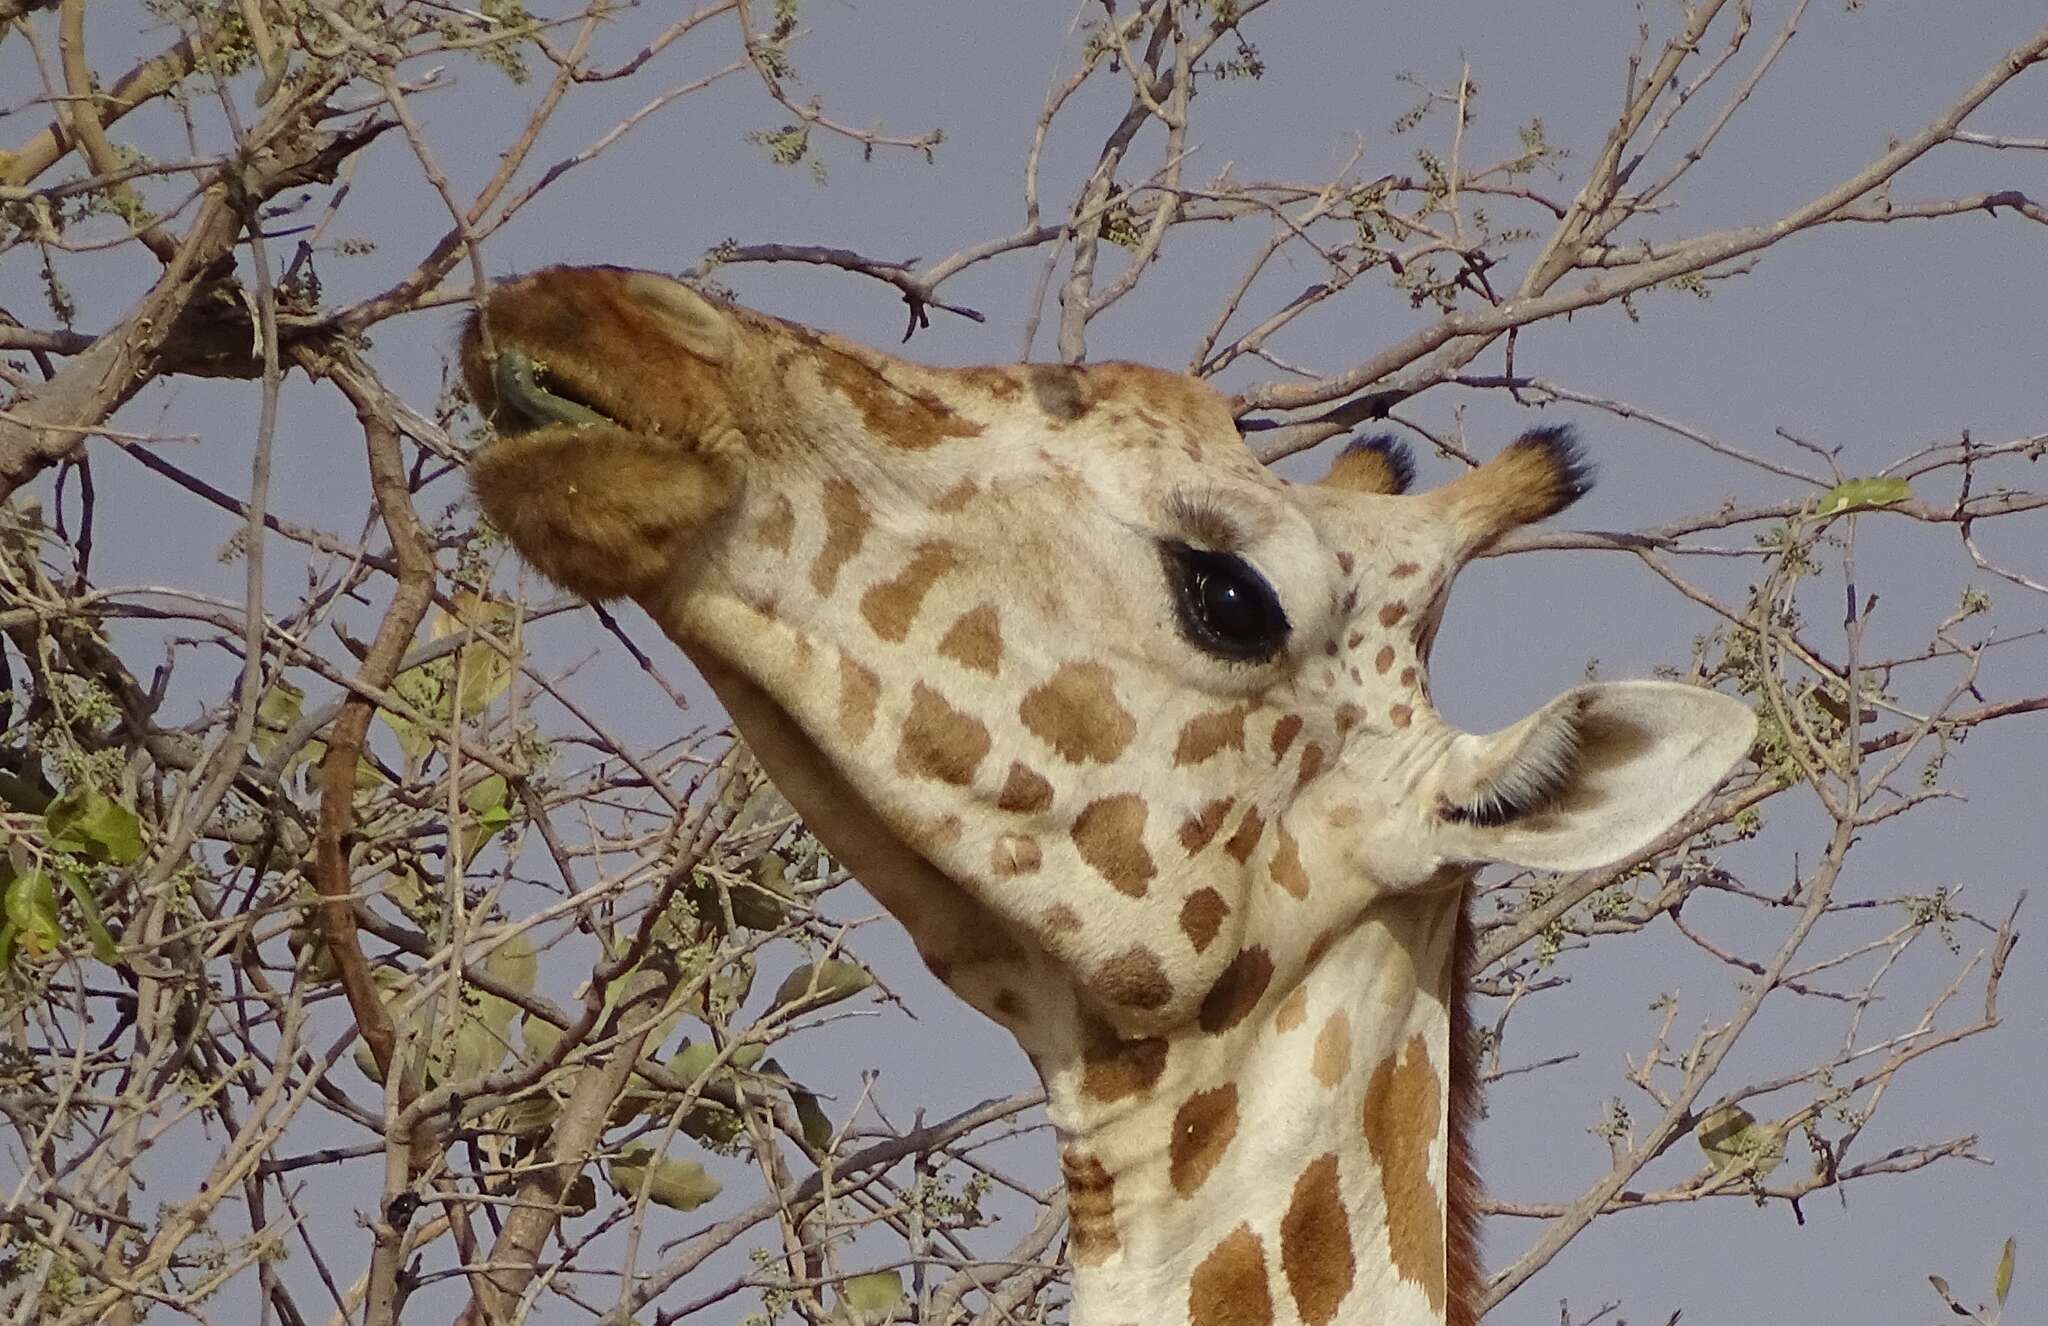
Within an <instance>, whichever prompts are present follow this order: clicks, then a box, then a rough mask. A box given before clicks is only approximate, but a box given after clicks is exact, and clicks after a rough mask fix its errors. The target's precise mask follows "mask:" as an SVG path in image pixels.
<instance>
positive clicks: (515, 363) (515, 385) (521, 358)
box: [491, 346, 621, 433]
mask: <svg viewBox="0 0 2048 1326" xmlns="http://www.w3.org/2000/svg"><path fill="white" fill-rule="evenodd" d="M491 385H492V387H493V388H494V390H495V394H496V396H497V398H498V400H497V404H498V410H497V423H498V427H499V430H500V431H501V432H505V433H530V432H534V431H537V430H539V429H542V428H553V427H558V426H564V425H566V426H567V427H570V428H589V427H592V426H595V425H611V426H614V427H618V426H621V421H620V420H619V419H618V418H617V417H615V416H614V415H612V414H609V413H607V412H606V411H605V410H603V409H601V408H600V402H599V401H598V399H597V393H596V392H595V391H594V390H593V389H592V388H591V387H589V386H587V385H585V384H582V383H579V382H577V381H575V380H574V379H572V378H570V377H568V376H566V375H565V374H563V373H562V372H561V371H560V370H558V369H556V368H553V367H551V366H550V365H549V364H548V363H547V362H546V361H544V360H538V359H535V358H533V357H532V356H530V355H528V354H527V353H526V352H525V351H523V350H517V349H514V348H512V347H510V346H506V347H503V348H501V349H500V350H499V351H498V359H497V362H496V363H495V364H493V365H492V367H491Z"/></svg>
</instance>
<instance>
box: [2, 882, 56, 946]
mask: <svg viewBox="0 0 2048 1326" xmlns="http://www.w3.org/2000/svg"><path fill="white" fill-rule="evenodd" d="M6 912H7V919H8V921H9V922H10V923H11V924H12V925H13V926H14V931H15V939H16V941H17V942H18V943H20V945H21V946H22V947H23V948H25V949H27V950H28V954H29V956H30V957H32V958H43V957H48V956H49V955H50V954H52V953H54V952H56V951H57V946H58V945H59V943H61V942H62V940H63V938H64V930H63V927H62V926H61V924H60V923H59V922H58V920H57V890H56V888H55V887H54V886H53V885H52V884H51V883H50V877H49V876H48V875H47V874H45V873H44V872H42V871H40V870H31V871H29V872H28V873H26V874H22V875H16V876H15V877H14V880H13V882H12V883H10V884H9V885H8V886H7V900H6Z"/></svg>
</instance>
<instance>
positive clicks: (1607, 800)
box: [1437, 681, 1756, 870]
mask: <svg viewBox="0 0 2048 1326" xmlns="http://www.w3.org/2000/svg"><path fill="white" fill-rule="evenodd" d="M1755 736H1756V716H1755V715H1754V714H1752V713H1751V712H1750V711H1749V707H1748V706H1747V705H1744V704H1742V703H1741V702H1740V701H1737V700H1733V699H1730V698H1729V697H1728V696H1725V695H1720V694H1717V693H1716V692H1713V691H1709V690H1704V689H1701V688H1700V687H1697V686H1682V685H1679V684H1677V683H1675V682H1661V681H1637V682H1617V683H1609V684H1603V685H1594V686H1581V687H1578V688H1576V689H1574V690H1571V691H1567V692H1566V693H1565V694H1564V695H1562V696H1560V697H1558V698H1557V699H1556V700H1553V701H1552V702H1551V703H1549V704H1547V705H1545V706H1544V707H1543V708H1542V709H1540V710H1538V711H1537V712H1536V713H1534V714H1532V715H1530V716H1529V717H1528V718H1526V719H1524V720H1522V721H1521V722H1520V723H1517V724H1515V725H1514V726H1513V727H1510V728H1507V729H1506V730H1504V731H1501V732H1497V733H1494V734H1492V735H1490V736H1484V737H1471V736H1467V737H1460V738H1459V739H1458V740H1457V741H1456V742H1455V743H1454V744H1453V747H1452V751H1451V754H1450V756H1449V760H1448V764H1447V767H1446V769H1445V774H1444V779H1443V781H1442V783H1441V784H1440V785H1439V786H1440V788H1441V796H1440V801H1439V804H1438V807H1437V813H1438V815H1439V816H1440V818H1441V819H1442V821H1443V824H1444V827H1445V831H1446V839H1447V843H1446V845H1447V847H1448V848H1449V850H1448V852H1447V855H1449V856H1451V857H1453V858H1455V859H1459V860H1466V861H1499V862H1504V863H1509V864H1513V865H1519V866H1530V867H1534V868H1536V869H1539V870H1592V869H1596V868H1598V867H1600V866H1606V865H1611V864H1613V863H1614V862H1616V861H1621V860H1626V859H1627V858H1628V857H1630V856H1633V855H1634V854H1635V853H1637V852H1639V851H1641V850H1643V849H1644V848H1645V847H1647V846H1649V845H1650V844H1651V843H1652V842H1654V841H1655V840H1656V838H1657V836H1658V835H1659V834H1662V833H1663V832H1664V831H1665V830H1666V829H1669V828H1670V827H1671V826H1672V825H1673V824H1676V823H1677V822H1678V821H1679V820H1680V819H1682V818H1684V816H1685V815H1686V814H1687V813H1689V812H1690V811H1691V810H1692V809H1693V807H1694V806H1696V805H1698V804H1699V802H1700V800H1701V799H1702V798H1703V797H1705V796H1706V795H1707V793H1709V792H1711V791H1713V789H1714V787H1715V785H1716V784H1717V783H1719V782H1720V781H1721V779H1722V777H1723V776H1724V775H1725V774H1727V772H1728V770H1729V769H1730V768H1732V767H1733V766H1734V764H1735V762H1736V761H1737V760H1738V759H1740V758H1741V757H1742V756H1743V754H1744V753H1745V752H1747V751H1748V750H1749V747H1750V743H1751V741H1752V740H1753V739H1754V738H1755Z"/></svg>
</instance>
